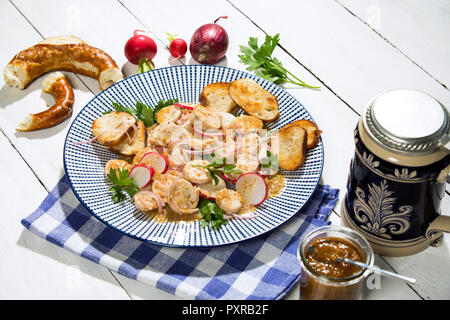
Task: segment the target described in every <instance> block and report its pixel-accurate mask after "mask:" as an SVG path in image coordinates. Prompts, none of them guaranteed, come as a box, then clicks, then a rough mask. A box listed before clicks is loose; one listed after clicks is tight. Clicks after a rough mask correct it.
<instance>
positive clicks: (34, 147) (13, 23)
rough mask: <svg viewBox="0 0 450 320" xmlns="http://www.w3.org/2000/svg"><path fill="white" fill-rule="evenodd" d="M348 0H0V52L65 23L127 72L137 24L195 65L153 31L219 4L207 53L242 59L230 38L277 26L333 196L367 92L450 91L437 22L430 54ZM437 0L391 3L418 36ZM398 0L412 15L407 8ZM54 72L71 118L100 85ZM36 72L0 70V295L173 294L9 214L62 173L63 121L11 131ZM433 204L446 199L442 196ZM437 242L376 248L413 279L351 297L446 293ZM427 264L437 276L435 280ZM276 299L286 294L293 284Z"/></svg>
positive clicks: (180, 25) (444, 261)
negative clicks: (399, 253)
mask: <svg viewBox="0 0 450 320" xmlns="http://www.w3.org/2000/svg"><path fill="white" fill-rule="evenodd" d="M355 3H356V1H340V2H339V3H338V2H335V1H331V0H330V1H325V0H321V1H283V3H282V4H280V5H279V7H278V9H277V10H278V14H277V15H276V16H273V15H272V14H271V11H270V10H267V8H268V7H269V8H270V5H271V3H269V2H268V1H260V2H259V4H258V6H254V5H252V2H250V1H237V0H232V1H225V0H218V1H214V2H213V3H211V2H210V1H199V0H194V1H189V2H186V1H181V0H172V1H170V2H168V1H161V0H157V1H151V2H148V1H138V0H120V1H112V0H111V1H109V0H101V1H87V0H77V1H76V0H71V1H56V0H45V1H39V2H37V1H30V0H28V1H27V0H12V1H9V2H8V1H1V2H0V39H1V40H3V41H4V42H7V43H8V46H4V48H3V49H2V50H1V51H0V61H1V63H2V65H6V64H7V63H8V61H9V60H10V59H11V58H12V57H13V56H14V54H15V53H16V52H18V51H20V50H22V49H24V48H27V47H29V46H31V45H33V44H35V43H37V42H38V41H40V40H41V39H42V38H45V37H49V36H54V35H63V34H73V35H76V36H78V37H80V38H81V39H83V40H84V41H86V42H87V43H89V44H91V45H93V46H96V47H99V48H101V49H103V50H104V51H106V52H108V53H109V54H110V55H111V56H112V57H113V58H114V59H115V60H116V62H117V64H118V65H119V66H120V67H121V68H122V70H123V72H124V74H125V76H129V75H132V74H134V73H136V72H137V67H136V66H134V65H131V64H130V63H129V62H127V61H126V58H125V56H124V54H123V46H124V44H125V42H126V40H127V39H128V38H129V37H130V36H131V35H132V32H133V31H134V30H135V29H146V30H149V31H151V32H152V33H153V37H154V38H155V40H158V54H157V56H156V58H155V60H154V63H155V65H156V67H163V66H169V65H176V64H180V63H184V64H195V63H196V62H195V61H194V60H192V59H191V58H190V55H189V53H188V54H187V56H186V58H185V59H182V60H181V61H178V60H174V59H172V58H170V57H169V54H168V51H167V49H166V48H165V44H166V43H167V42H166V40H165V32H170V33H176V34H178V36H180V37H182V38H184V39H185V40H186V41H189V39H190V37H191V35H192V33H193V32H194V31H195V29H196V28H197V27H198V26H200V25H201V24H204V23H208V22H212V21H213V20H214V19H215V18H217V17H218V16H223V15H227V16H228V19H227V20H221V22H220V24H221V25H222V26H224V27H225V29H226V30H227V32H228V34H229V36H230V47H229V49H228V52H227V55H226V59H224V60H222V61H221V62H219V63H218V64H219V65H226V66H229V67H232V68H238V69H244V68H245V66H243V65H242V64H241V63H240V62H239V59H238V57H237V55H238V53H239V45H243V44H246V43H247V41H248V38H249V37H250V36H256V37H258V38H260V39H261V40H263V38H264V36H265V33H268V34H271V35H273V34H275V33H277V32H280V33H281V45H282V46H283V48H284V50H283V48H281V47H279V48H277V49H276V53H275V55H276V56H277V57H279V58H280V59H281V60H282V61H283V64H284V65H285V67H287V68H288V69H289V70H293V71H294V73H295V74H296V75H298V76H299V77H300V78H302V79H303V80H305V81H306V82H308V83H310V84H313V85H322V89H321V90H320V91H314V90H307V89H301V88H298V87H295V86H292V85H286V86H285V88H286V89H287V90H288V91H289V92H290V93H291V94H292V95H294V96H295V97H296V98H297V99H298V100H299V101H300V102H301V103H302V104H304V105H305V107H306V108H307V109H308V111H309V112H310V113H311V115H312V116H313V118H314V119H315V121H316V122H317V123H318V124H319V126H320V127H321V129H322V130H323V131H324V133H323V140H324V145H325V159H326V160H325V167H324V173H323V177H322V183H325V184H330V185H332V186H333V187H338V188H340V189H341V194H340V200H339V202H340V201H341V200H342V198H343V196H344V195H345V184H346V179H347V174H348V167H349V163H350V159H351V157H352V156H353V152H354V145H353V139H352V132H353V129H354V127H355V126H356V122H357V120H358V117H359V114H360V112H361V111H362V110H363V108H364V106H365V104H366V103H367V102H368V100H369V99H370V98H371V97H372V96H374V95H375V94H377V93H380V92H382V91H384V90H386V89H392V88H396V87H410V88H419V89H422V90H424V91H427V92H429V93H430V94H432V95H434V96H435V97H436V98H438V99H439V100H441V101H442V102H443V103H445V104H447V105H448V104H449V102H450V95H449V93H448V90H447V89H446V88H445V87H443V86H442V83H443V84H445V83H446V82H447V80H448V79H446V78H445V77H446V76H448V72H438V71H439V70H438V71H436V70H435V68H434V66H435V65H437V64H439V63H442V65H443V66H447V69H448V59H446V57H447V58H448V56H446V55H448V52H450V49H449V48H450V46H449V44H448V43H446V42H445V43H440V42H439V39H440V38H439V37H444V36H445V35H446V32H443V33H442V34H439V35H435V36H434V38H433V39H434V40H433V41H431V42H430V45H429V46H432V47H436V48H439V50H438V52H439V54H437V56H434V57H431V58H427V57H426V54H425V53H424V50H422V48H421V47H420V46H418V45H416V43H415V42H414V41H413V40H414V39H412V38H411V37H402V32H403V31H402V30H403V29H401V28H404V26H402V27H401V28H396V27H395V24H394V23H395V21H394V20H395V18H396V16H395V14H394V13H392V12H391V10H394V9H393V8H392V6H389V5H388V4H386V1H378V2H377V5H378V6H380V8H382V12H384V11H388V12H389V13H386V14H384V15H383V20H382V21H383V24H382V25H383V26H386V28H375V27H374V26H373V25H371V23H370V21H371V20H370V19H369V20H368V18H367V16H365V15H364V14H366V11H365V10H366V9H364V8H365V7H364V5H365V2H363V3H362V4H361V3H359V2H358V4H355ZM442 6H443V7H444V9H445V10H450V9H449V7H450V6H449V5H447V6H445V5H442V4H439V5H438V4H436V5H435V6H433V8H434V9H429V8H428V9H427V10H426V13H424V15H421V10H420V9H421V8H422V7H421V6H420V4H419V3H418V2H417V3H416V5H415V6H413V7H412V8H410V9H408V8H407V7H405V6H403V7H402V6H400V5H399V7H398V8H400V9H401V10H402V12H403V17H404V20H403V21H405V23H408V24H409V27H410V28H413V30H419V29H420V32H421V33H420V36H421V37H422V38H426V37H427V36H431V33H432V32H435V30H436V29H435V28H437V26H440V25H441V24H445V23H446V20H445V14H442V12H441V11H442V10H441V11H440V12H439V13H438V12H436V10H437V9H439V8H442ZM42 8H45V10H42ZM105 8H107V10H105ZM400 9H398V10H400ZM408 10H411V11H410V13H409V14H410V15H411V16H414V17H416V18H415V19H409V18H408ZM405 11H406V13H405ZM394 12H395V10H394ZM447 12H448V11H447ZM428 14H429V15H432V16H440V17H441V18H440V20H439V21H437V22H436V25H433V26H428V27H427V28H424V29H422V28H421V26H422V24H423V23H425V22H424V21H425V20H424V19H426V15H428ZM180 16H181V17H183V16H184V17H189V19H181V18H179V17H180ZM174 17H178V18H174ZM405 17H406V18H405ZM447 17H448V16H447ZM447 22H448V20H447ZM387 40H388V41H387ZM447 42H448V41H447ZM428 49H429V48H428ZM431 60H433V61H431ZM444 69H445V67H444ZM440 71H442V70H440ZM66 75H67V77H68V78H69V81H70V82H71V84H72V86H73V87H74V91H75V101H76V102H75V106H74V113H73V116H72V119H73V118H74V116H75V115H76V114H77V113H78V112H79V111H80V110H81V108H82V107H83V106H84V105H85V104H86V103H87V102H88V101H89V100H90V99H92V98H93V97H94V95H95V94H97V93H98V92H99V91H100V89H99V88H98V84H97V81H96V80H94V79H91V78H88V77H84V76H80V75H75V74H71V73H66ZM42 80H43V77H40V78H38V79H37V80H35V81H34V82H33V83H32V84H31V85H30V86H29V87H28V88H27V89H25V90H18V89H15V88H9V87H6V86H5V85H4V82H3V79H0V129H1V134H0V147H1V148H2V150H5V151H4V153H5V155H4V156H3V157H2V158H0V164H1V167H0V170H1V171H0V173H3V175H7V176H10V177H11V178H10V180H9V181H8V182H10V183H8V184H6V185H2V186H1V187H0V192H1V194H3V195H4V196H5V198H7V199H8V201H7V202H6V208H5V207H4V209H5V212H7V216H6V217H7V219H6V220H5V221H4V222H3V223H4V224H5V225H6V226H7V228H2V230H0V240H2V241H1V242H0V254H1V255H2V256H7V255H9V256H12V257H14V258H8V259H2V262H1V263H0V271H3V272H0V287H1V288H2V289H4V290H2V292H1V293H0V297H3V298H62V299H64V298H75V299H77V298H88V299H95V298H97V299H130V298H131V299H177V297H175V296H173V295H171V294H167V293H165V292H163V291H161V290H159V289H156V288H153V287H151V286H148V285H145V284H142V283H140V282H137V281H134V280H131V279H128V278H126V277H123V276H121V275H119V274H116V273H114V272H111V271H109V270H107V269H105V268H103V267H101V266H99V265H97V264H94V263H92V262H90V261H87V260H86V259H83V258H80V257H78V256H76V255H74V254H72V253H69V252H66V251H65V250H63V249H61V248H59V247H56V246H54V245H52V244H50V243H48V242H46V241H45V240H42V239H40V238H38V237H36V236H34V235H32V234H31V233H30V232H28V231H27V230H25V229H24V228H23V227H22V226H21V225H20V219H21V218H23V217H25V216H27V215H28V214H29V213H30V212H31V211H32V210H33V209H34V208H36V207H37V206H38V205H39V203H40V202H41V201H42V200H43V199H44V197H45V195H46V194H47V192H48V191H49V190H51V189H52V188H53V186H54V185H55V184H56V182H57V181H58V180H59V179H60V177H61V176H62V175H63V174H64V172H63V166H62V152H61V151H62V147H63V142H64V138H65V135H66V133H67V130H68V127H69V125H70V122H71V120H67V121H65V122H64V123H62V124H60V125H58V126H56V127H54V128H52V129H47V130H45V131H39V132H32V133H26V134H25V133H16V131H15V126H16V125H17V124H18V123H19V122H20V121H21V120H22V119H23V117H24V116H25V115H26V114H28V113H34V112H37V111H39V110H43V109H44V108H45V104H46V102H48V103H51V99H49V98H48V97H46V96H45V95H42V94H41V83H42ZM17 181H19V182H17ZM13 182H14V183H13ZM9 185H13V186H14V187H13V188H10V187H9ZM6 186H8V187H6ZM23 193H26V194H27V199H28V201H27V202H23V201H20V199H21V195H22V194H23ZM447 198H448V197H447ZM338 208H339V204H338V205H337V206H336V209H335V212H334V213H333V215H332V217H331V218H330V219H331V221H332V222H333V223H336V224H339V223H340V222H339V215H338V213H339V210H338ZM445 208H449V205H448V201H446V204H445ZM449 247H450V245H449V239H448V237H447V236H446V238H445V242H444V245H443V246H442V247H440V248H429V249H427V250H425V251H424V252H422V253H421V254H419V255H415V256H412V257H405V258H395V259H394V258H389V259H388V258H385V257H377V261H376V263H377V264H378V265H379V266H380V267H383V268H387V269H390V270H395V271H397V272H401V273H404V274H408V275H412V276H415V277H416V278H417V279H418V283H417V285H415V286H408V285H406V284H403V283H401V282H398V281H395V280H391V279H387V278H383V279H382V283H381V287H380V289H377V290H366V292H364V295H363V298H364V299H450V279H449V278H448V272H447V273H445V270H446V268H447V269H448V266H449V262H450V258H449V249H448V248H449ZM18 265H19V266H18ZM436 272H439V273H441V274H442V273H444V274H445V275H446V276H444V277H443V278H439V279H440V281H439V282H437V277H435V276H434V274H436ZM43 274H45V275H44V276H42V275H43ZM12 275H14V276H12ZM286 299H298V286H295V287H294V288H293V290H292V291H291V292H290V293H289V294H288V295H287V296H286Z"/></svg>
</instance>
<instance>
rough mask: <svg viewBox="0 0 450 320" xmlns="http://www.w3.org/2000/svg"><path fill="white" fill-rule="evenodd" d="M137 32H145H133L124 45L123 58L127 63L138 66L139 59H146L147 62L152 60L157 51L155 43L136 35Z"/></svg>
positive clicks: (148, 38)
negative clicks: (124, 57) (125, 58)
mask: <svg viewBox="0 0 450 320" xmlns="http://www.w3.org/2000/svg"><path fill="white" fill-rule="evenodd" d="M138 32H146V31H143V30H135V31H134V35H133V37H131V38H130V39H128V41H127V43H125V49H124V51H125V56H126V57H127V59H128V61H130V62H131V63H133V64H138V63H139V59H144V58H147V59H148V60H150V61H151V60H152V59H153V58H154V57H155V55H156V52H157V51H158V47H157V46H156V42H155V41H154V40H153V39H152V38H150V37H148V36H146V35H143V34H138Z"/></svg>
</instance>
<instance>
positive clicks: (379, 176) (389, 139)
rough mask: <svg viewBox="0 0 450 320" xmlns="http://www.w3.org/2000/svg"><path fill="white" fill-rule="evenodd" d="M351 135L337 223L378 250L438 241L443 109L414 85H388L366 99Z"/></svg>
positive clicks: (447, 133) (400, 251)
mask: <svg viewBox="0 0 450 320" xmlns="http://www.w3.org/2000/svg"><path fill="white" fill-rule="evenodd" d="M354 139H355V156H354V158H353V159H352V161H351V164H350V173H349V176H348V181H347V194H346V196H345V200H344V201H343V203H342V208H341V213H342V215H341V220H342V223H343V225H344V226H347V227H350V228H352V229H354V230H356V231H358V232H359V233H361V234H362V235H363V236H364V237H365V238H366V239H367V240H368V241H369V243H370V244H371V246H372V248H373V250H374V252H375V253H378V254H381V255H386V256H406V255H411V254H414V253H417V252H420V251H422V250H424V249H425V248H427V247H428V246H430V245H438V244H439V242H440V241H441V240H442V236H443V235H442V232H450V217H449V216H445V215H443V213H444V212H441V202H442V199H443V197H444V196H446V195H445V193H446V192H445V188H446V183H447V180H448V174H449V170H450V155H449V140H450V117H449V112H448V111H447V109H446V108H445V107H444V106H443V105H442V104H441V103H439V102H438V101H437V100H435V99H434V98H432V97H431V96H429V95H427V94H425V93H423V92H420V91H416V90H392V91H388V92H386V93H383V94H381V95H379V96H377V97H375V98H374V99H372V101H371V102H370V103H369V104H368V106H367V107H366V109H365V111H364V113H363V115H362V117H361V119H360V120H359V122H358V124H357V127H356V129H355V131H354ZM447 214H448V212H447Z"/></svg>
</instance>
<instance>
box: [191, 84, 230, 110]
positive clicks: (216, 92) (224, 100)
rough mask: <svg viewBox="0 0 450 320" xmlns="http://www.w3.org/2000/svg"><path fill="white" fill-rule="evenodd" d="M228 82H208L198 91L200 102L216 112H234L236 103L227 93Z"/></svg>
mask: <svg viewBox="0 0 450 320" xmlns="http://www.w3.org/2000/svg"><path fill="white" fill-rule="evenodd" d="M229 88H230V82H216V83H211V84H208V85H207V86H206V87H204V88H203V90H202V92H201V93H200V98H199V100H200V103H201V104H202V105H204V106H206V107H209V108H211V109H212V110H214V111H216V112H229V113H234V112H235V111H236V109H237V104H236V103H235V102H234V101H233V99H231V97H230V95H229V94H228V89H229Z"/></svg>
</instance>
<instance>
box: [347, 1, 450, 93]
mask: <svg viewBox="0 0 450 320" xmlns="http://www.w3.org/2000/svg"><path fill="white" fill-rule="evenodd" d="M338 2H339V3H341V4H342V5H343V6H344V7H345V8H347V10H349V11H350V12H351V13H353V14H354V15H356V16H357V17H358V19H361V20H362V21H364V23H366V24H367V25H368V26H369V27H370V28H372V29H373V30H375V31H376V32H377V33H378V34H379V35H380V36H381V37H383V38H384V39H385V40H386V41H389V42H390V43H391V45H392V46H394V47H396V48H397V49H398V50H400V51H401V52H402V53H403V54H404V55H405V56H406V57H408V58H409V59H411V60H412V61H413V62H414V63H416V64H417V65H418V66H420V67H421V68H423V70H424V71H425V72H427V73H428V74H430V76H432V77H433V78H435V79H436V81H439V82H440V83H441V84H443V85H445V86H446V87H447V88H449V85H450V75H449V70H450V44H449V42H448V32H447V31H448V30H450V19H449V16H450V3H449V2H448V1H446V0H431V1H427V2H426V5H424V2H423V1H420V0H408V1H404V0H403V1H389V0H374V1H372V0H371V1H367V0H365V1H355V0H338Z"/></svg>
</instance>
